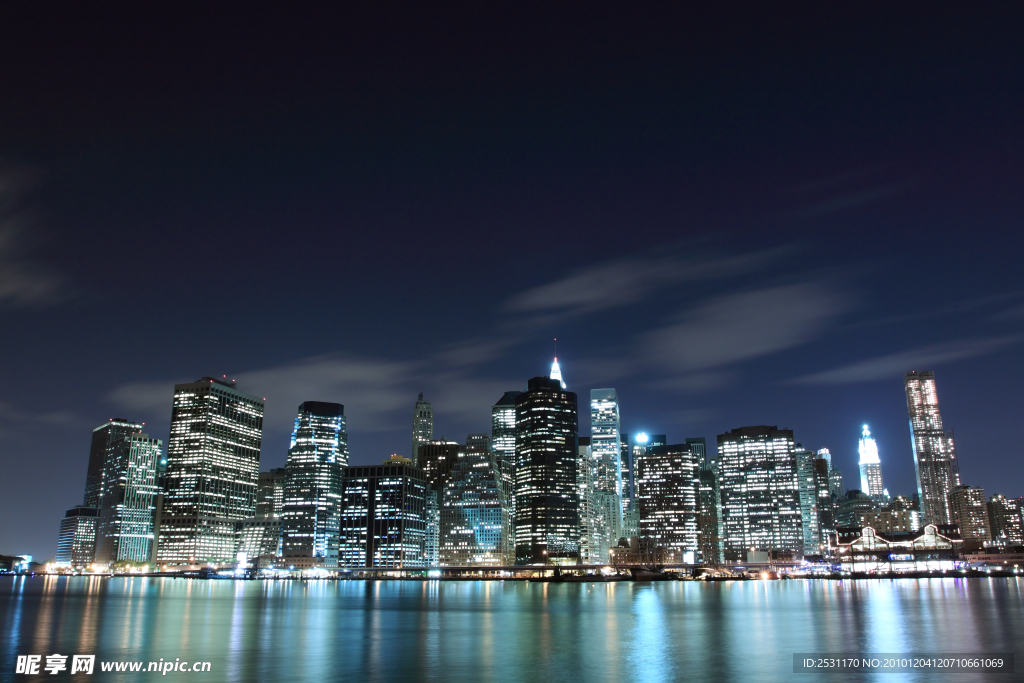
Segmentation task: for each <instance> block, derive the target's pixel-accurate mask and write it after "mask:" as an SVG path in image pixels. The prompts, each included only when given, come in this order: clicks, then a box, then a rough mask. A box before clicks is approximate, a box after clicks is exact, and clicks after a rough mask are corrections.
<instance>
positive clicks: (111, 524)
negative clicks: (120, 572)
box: [96, 433, 163, 564]
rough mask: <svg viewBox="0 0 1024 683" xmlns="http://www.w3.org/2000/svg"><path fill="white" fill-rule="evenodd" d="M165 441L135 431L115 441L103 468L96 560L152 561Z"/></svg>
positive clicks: (107, 562)
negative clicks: (159, 473)
mask: <svg viewBox="0 0 1024 683" xmlns="http://www.w3.org/2000/svg"><path fill="white" fill-rule="evenodd" d="M162 454H163V442H162V441H160V440H159V439H151V438H149V436H147V435H146V434H139V433H131V434H127V435H125V436H124V437H123V438H121V439H120V440H118V441H116V442H114V443H113V444H112V445H111V447H110V449H109V450H108V454H107V462H106V465H105V466H104V469H103V489H102V492H101V493H100V504H99V510H100V513H99V523H98V525H97V531H96V562H98V563H101V564H113V563H116V562H133V563H142V562H145V563H148V562H149V561H150V559H151V558H152V555H153V516H154V511H155V509H156V505H155V503H156V496H157V491H158V489H157V471H158V469H159V467H160V460H161V456H162Z"/></svg>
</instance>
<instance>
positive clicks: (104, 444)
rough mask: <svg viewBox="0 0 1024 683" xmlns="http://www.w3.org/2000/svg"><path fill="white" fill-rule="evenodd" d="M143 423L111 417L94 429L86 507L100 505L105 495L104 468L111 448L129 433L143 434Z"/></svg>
mask: <svg viewBox="0 0 1024 683" xmlns="http://www.w3.org/2000/svg"><path fill="white" fill-rule="evenodd" d="M142 428H143V425H142V424H140V423H138V422H130V421H128V420H125V419H124V418H121V417H115V418H111V420H110V421H109V422H106V423H104V424H101V425H100V426H99V427H97V428H96V429H94V430H92V444H91V445H90V448H89V469H88V471H87V472H86V475H85V497H84V500H83V501H82V502H83V504H84V505H85V506H86V507H92V508H94V507H98V506H99V504H100V496H101V495H103V470H104V467H105V466H106V464H107V458H108V455H109V453H110V448H111V447H112V446H113V445H114V444H115V443H117V442H118V441H120V440H121V439H123V438H124V437H126V436H128V435H129V434H141V433H142Z"/></svg>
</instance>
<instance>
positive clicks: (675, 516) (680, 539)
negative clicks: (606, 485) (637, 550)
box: [636, 444, 700, 562]
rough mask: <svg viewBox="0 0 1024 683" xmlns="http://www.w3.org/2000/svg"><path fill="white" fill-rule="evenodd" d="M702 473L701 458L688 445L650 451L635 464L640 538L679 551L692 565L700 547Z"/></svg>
mask: <svg viewBox="0 0 1024 683" xmlns="http://www.w3.org/2000/svg"><path fill="white" fill-rule="evenodd" d="M699 471H700V462H699V459H698V455H697V454H696V453H695V452H694V449H693V448H691V446H690V445H689V444H676V445H665V446H654V447H653V448H648V449H647V452H646V453H645V454H644V456H643V457H642V458H640V459H639V460H637V463H636V503H637V508H638V510H639V512H640V537H641V538H644V539H649V540H650V541H651V542H652V543H653V544H654V546H655V547H663V548H669V549H672V550H677V551H679V552H680V553H683V557H684V558H688V559H687V560H686V561H690V562H692V561H693V560H694V557H695V555H696V553H697V551H698V550H699V548H700V543H699V538H698V529H699V526H698V516H699V514H700V477H699ZM686 553H689V555H688V556H687V555H686Z"/></svg>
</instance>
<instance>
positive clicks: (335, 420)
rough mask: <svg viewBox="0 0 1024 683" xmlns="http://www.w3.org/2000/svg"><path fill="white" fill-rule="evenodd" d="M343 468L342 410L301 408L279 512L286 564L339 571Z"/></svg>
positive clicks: (311, 404) (319, 405)
mask: <svg viewBox="0 0 1024 683" xmlns="http://www.w3.org/2000/svg"><path fill="white" fill-rule="evenodd" d="M347 466H348V425H347V423H346V420H345V407H344V406H343V405H341V404H340V403H325V402H323V401H306V402H305V403H303V404H302V405H300V406H299V409H298V414H297V415H296V417H295V427H294V429H293V430H292V440H291V445H290V446H289V448H288V462H287V465H286V466H285V472H286V479H285V487H284V499H283V502H282V507H281V554H282V555H283V556H284V562H286V563H287V564H289V565H295V566H297V567H298V566H301V567H302V568H304V569H305V568H307V567H314V566H322V567H336V566H337V565H338V543H339V534H340V524H341V476H342V472H343V470H344V468H345V467H347Z"/></svg>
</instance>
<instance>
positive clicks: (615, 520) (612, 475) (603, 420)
mask: <svg viewBox="0 0 1024 683" xmlns="http://www.w3.org/2000/svg"><path fill="white" fill-rule="evenodd" d="M590 450H591V458H593V462H594V465H593V473H594V482H593V484H594V489H595V496H594V500H593V503H594V507H593V509H594V511H595V512H597V511H600V514H597V515H595V516H594V517H593V520H592V521H593V524H594V525H593V527H592V529H591V531H592V532H593V533H594V534H597V535H598V536H600V537H601V539H602V542H601V543H600V545H599V547H598V548H596V549H597V551H598V552H597V555H596V556H595V557H600V558H601V559H600V561H602V562H603V561H606V560H607V549H608V548H612V547H614V546H615V545H616V543H618V540H619V538H620V537H621V536H622V445H621V441H620V440H619V399H618V395H617V394H616V392H615V390H614V389H591V391H590ZM595 538H596V536H595Z"/></svg>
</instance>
